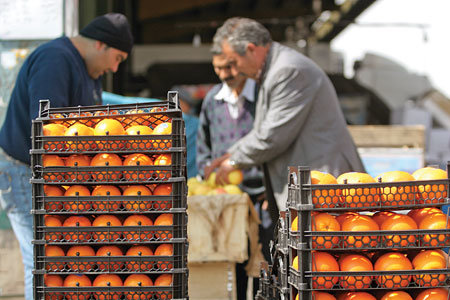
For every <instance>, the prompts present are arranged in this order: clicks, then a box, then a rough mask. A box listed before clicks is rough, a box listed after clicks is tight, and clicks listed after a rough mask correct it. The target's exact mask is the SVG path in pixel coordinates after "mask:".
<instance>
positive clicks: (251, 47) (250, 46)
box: [247, 43, 256, 53]
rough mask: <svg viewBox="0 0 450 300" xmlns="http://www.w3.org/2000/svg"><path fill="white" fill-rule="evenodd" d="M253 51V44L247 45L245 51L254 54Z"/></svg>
mask: <svg viewBox="0 0 450 300" xmlns="http://www.w3.org/2000/svg"><path fill="white" fill-rule="evenodd" d="M255 49H256V45H255V44H253V43H248V44H247V50H248V51H249V52H250V53H252V52H255Z"/></svg>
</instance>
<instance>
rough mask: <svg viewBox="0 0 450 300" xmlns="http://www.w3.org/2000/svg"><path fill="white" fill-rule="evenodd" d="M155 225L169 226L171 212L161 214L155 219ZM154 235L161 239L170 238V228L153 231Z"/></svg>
mask: <svg viewBox="0 0 450 300" xmlns="http://www.w3.org/2000/svg"><path fill="white" fill-rule="evenodd" d="M154 225H155V226H170V225H173V215H172V214H161V215H159V216H158V217H157V218H156V220H155V224H154ZM155 237H156V238H157V239H161V240H168V239H171V238H172V232H171V230H170V229H165V230H157V231H155Z"/></svg>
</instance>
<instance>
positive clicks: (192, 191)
mask: <svg viewBox="0 0 450 300" xmlns="http://www.w3.org/2000/svg"><path fill="white" fill-rule="evenodd" d="M243 178H244V175H243V173H242V171H241V170H239V169H236V170H234V171H231V172H230V173H229V174H228V180H227V182H225V184H223V185H218V184H217V183H216V173H215V172H212V173H211V174H210V175H209V177H208V178H207V180H199V179H198V178H197V177H191V178H189V179H188V182H187V184H188V196H199V195H204V196H211V195H220V194H234V195H240V194H242V191H241V189H240V188H239V184H240V183H241V182H242V180H243Z"/></svg>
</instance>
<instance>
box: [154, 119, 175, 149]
mask: <svg viewBox="0 0 450 300" xmlns="http://www.w3.org/2000/svg"><path fill="white" fill-rule="evenodd" d="M152 134H153V135H167V134H172V123H170V122H164V123H161V124H159V125H158V126H156V127H155V128H154V129H153V131H152ZM153 147H154V148H156V149H167V148H170V147H172V142H171V141H170V140H162V139H159V140H153Z"/></svg>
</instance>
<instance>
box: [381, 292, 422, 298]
mask: <svg viewBox="0 0 450 300" xmlns="http://www.w3.org/2000/svg"><path fill="white" fill-rule="evenodd" d="M380 300H413V298H411V295H409V294H408V293H407V292H405V291H391V292H387V293H386V294H384V295H383V296H382V297H381V298H380ZM430 300H431V299H430Z"/></svg>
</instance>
